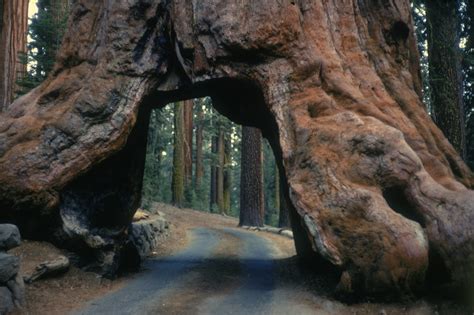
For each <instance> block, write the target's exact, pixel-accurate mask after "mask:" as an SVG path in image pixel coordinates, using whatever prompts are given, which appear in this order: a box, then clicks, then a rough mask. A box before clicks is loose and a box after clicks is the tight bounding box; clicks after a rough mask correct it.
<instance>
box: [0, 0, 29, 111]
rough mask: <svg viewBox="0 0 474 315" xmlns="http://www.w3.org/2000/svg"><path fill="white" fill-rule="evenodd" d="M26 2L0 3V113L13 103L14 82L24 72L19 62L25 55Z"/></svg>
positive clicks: (11, 0)
mask: <svg viewBox="0 0 474 315" xmlns="http://www.w3.org/2000/svg"><path fill="white" fill-rule="evenodd" d="M27 31H28V0H8V1H3V0H2V1H0V47H1V48H0V111H2V110H4V109H5V108H7V106H8V105H9V104H10V103H11V102H12V101H13V98H14V96H15V91H16V81H17V80H19V79H21V77H22V75H24V74H25V72H26V66H25V65H24V64H22V63H21V62H20V60H19V56H20V53H26V34H27Z"/></svg>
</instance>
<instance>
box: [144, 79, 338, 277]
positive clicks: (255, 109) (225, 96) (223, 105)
mask: <svg viewBox="0 0 474 315" xmlns="http://www.w3.org/2000/svg"><path fill="white" fill-rule="evenodd" d="M204 97H209V98H210V99H211V105H212V107H213V108H214V109H215V110H217V112H218V113H220V114H222V115H223V116H225V117H226V118H227V119H229V120H230V121H232V122H233V123H235V124H238V125H241V126H251V127H256V128H258V129H260V130H261V132H262V136H263V138H264V139H266V140H267V141H268V144H269V146H270V148H271V151H272V152H273V156H274V159H275V163H276V167H277V168H278V173H279V176H280V178H279V180H278V181H279V184H280V190H281V192H282V194H281V200H280V202H282V203H284V204H285V205H286V207H287V209H288V213H289V223H290V227H291V229H292V231H293V236H294V243H295V248H296V252H297V254H298V257H299V258H300V262H302V263H303V266H308V267H310V268H311V269H312V270H315V271H317V272H331V273H332V274H337V275H340V272H339V271H338V270H336V268H335V267H334V266H333V265H332V264H330V263H329V262H328V261H326V260H325V259H323V258H322V257H320V256H319V255H318V254H317V253H316V252H315V250H314V249H313V248H312V244H311V243H310V241H309V239H310V238H309V236H308V232H307V231H306V229H305V228H304V225H303V222H302V219H301V217H300V216H299V214H298V213H297V211H296V209H295V207H294V206H293V204H292V202H291V199H290V195H289V186H288V182H287V178H286V174H285V170H284V165H283V161H282V150H281V147H280V139H279V129H278V126H277V123H276V121H275V118H274V116H273V115H272V114H271V112H270V109H269V108H268V106H267V104H266V102H265V98H264V96H263V94H262V91H261V89H260V87H259V86H258V85H256V84H254V83H253V82H251V81H248V80H245V79H231V78H223V79H214V80H209V81H206V82H201V83H196V84H193V85H192V86H188V87H184V88H181V89H179V90H174V91H167V92H157V93H154V94H153V95H152V96H150V97H147V99H146V101H145V104H146V105H147V107H148V108H155V109H159V108H161V109H162V108H164V106H166V105H165V104H172V103H176V102H180V101H189V100H191V99H199V98H201V99H202V98H204ZM154 100H159V102H155V101H154ZM188 106H189V103H188ZM167 184H168V185H169V183H167ZM336 278H338V276H336Z"/></svg>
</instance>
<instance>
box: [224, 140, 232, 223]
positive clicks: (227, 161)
mask: <svg viewBox="0 0 474 315" xmlns="http://www.w3.org/2000/svg"><path fill="white" fill-rule="evenodd" d="M224 142H225V144H224V151H225V153H224V213H226V214H229V213H230V204H231V194H232V193H231V190H232V172H231V143H230V139H229V138H228V137H225V141H224Z"/></svg>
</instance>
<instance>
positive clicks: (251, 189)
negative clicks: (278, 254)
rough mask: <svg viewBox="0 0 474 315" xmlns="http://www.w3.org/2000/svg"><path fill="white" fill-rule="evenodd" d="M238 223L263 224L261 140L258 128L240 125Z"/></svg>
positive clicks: (241, 224)
mask: <svg viewBox="0 0 474 315" xmlns="http://www.w3.org/2000/svg"><path fill="white" fill-rule="evenodd" d="M241 154H242V159H241V174H240V176H241V178H240V221H239V225H240V226H243V225H250V226H263V220H264V209H263V182H262V140H261V133H260V130H259V129H257V128H253V127H242V148H241Z"/></svg>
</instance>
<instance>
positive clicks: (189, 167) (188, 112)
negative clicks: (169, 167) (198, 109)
mask: <svg viewBox="0 0 474 315" xmlns="http://www.w3.org/2000/svg"><path fill="white" fill-rule="evenodd" d="M193 106H194V104H193V100H187V101H184V109H183V110H184V139H183V140H184V178H185V180H186V186H187V187H188V186H190V185H191V183H192V180H193Z"/></svg>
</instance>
